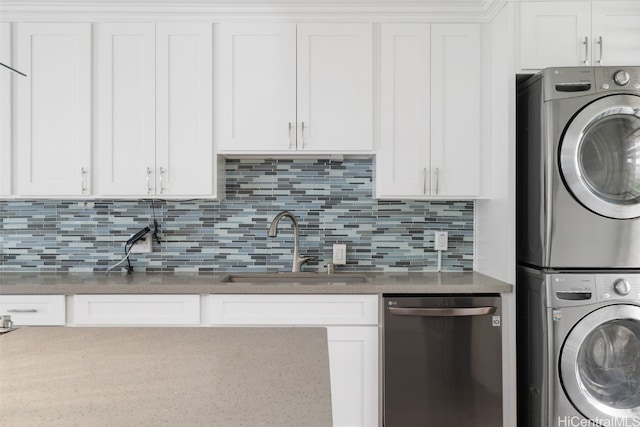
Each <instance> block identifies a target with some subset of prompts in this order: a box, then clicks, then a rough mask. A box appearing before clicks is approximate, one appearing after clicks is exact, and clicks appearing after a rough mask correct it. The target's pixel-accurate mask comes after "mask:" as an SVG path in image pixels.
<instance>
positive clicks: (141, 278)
mask: <svg viewBox="0 0 640 427" xmlns="http://www.w3.org/2000/svg"><path fill="white" fill-rule="evenodd" d="M228 274H229V273H222V272H221V273H215V274H213V273H212V274H188V273H171V274H164V273H134V274H132V275H129V276H127V275H123V274H114V275H109V276H107V275H105V274H100V273H93V274H80V273H68V274H55V273H39V274H38V273H2V274H0V294H5V295H11V294H13V295H20V294H21V295H35V294H64V295H74V294H390V293H411V294H414V293H415V294H456V293H510V292H512V291H513V286H512V285H510V284H508V283H505V282H502V281H500V280H496V279H493V278H491V277H488V276H485V275H483V274H480V273H476V272H442V273H435V272H433V273H431V272H425V273H367V272H362V273H346V275H358V276H365V277H366V281H365V282H355V283H354V282H346V281H334V282H329V281H327V282H316V283H303V282H302V281H301V282H296V281H291V280H289V281H288V282H284V281H283V282H280V283H279V282H273V281H272V282H267V283H257V282H251V281H249V282H245V283H226V282H223V280H224V279H225V278H226V277H227V276H228ZM233 274H238V275H251V274H252V273H233ZM323 274H324V273H317V274H316V277H321V276H322V275H323ZM336 274H337V275H341V274H342V273H336ZM285 276H287V273H283V277H285ZM325 276H326V277H330V276H328V275H325ZM325 276H322V277H325Z"/></svg>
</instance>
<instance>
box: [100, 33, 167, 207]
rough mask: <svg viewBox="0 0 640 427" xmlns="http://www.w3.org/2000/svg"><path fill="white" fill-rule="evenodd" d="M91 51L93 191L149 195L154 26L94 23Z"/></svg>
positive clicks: (152, 152)
mask: <svg viewBox="0 0 640 427" xmlns="http://www.w3.org/2000/svg"><path fill="white" fill-rule="evenodd" d="M97 49H98V52H97V80H98V100H97V115H96V116H97V118H98V120H97V127H98V129H97V131H98V132H97V141H98V149H99V153H100V156H99V160H98V161H97V162H96V170H97V171H98V176H99V177H100V179H99V180H98V183H97V192H98V193H99V194H105V195H146V194H149V193H151V192H152V191H153V182H152V181H151V179H152V178H153V175H154V168H155V85H154V82H155V67H156V64H155V26H154V24H98V26H97Z"/></svg>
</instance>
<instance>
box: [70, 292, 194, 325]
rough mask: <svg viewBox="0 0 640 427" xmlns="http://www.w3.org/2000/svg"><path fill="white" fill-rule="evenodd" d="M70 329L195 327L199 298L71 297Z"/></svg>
mask: <svg viewBox="0 0 640 427" xmlns="http://www.w3.org/2000/svg"><path fill="white" fill-rule="evenodd" d="M71 313H72V316H73V317H72V318H71V319H70V324H71V325H76V326H180V325H184V326H197V325H199V324H200V295H133V294H131V295H129V294H127V295H75V296H74V297H73V308H72V310H71Z"/></svg>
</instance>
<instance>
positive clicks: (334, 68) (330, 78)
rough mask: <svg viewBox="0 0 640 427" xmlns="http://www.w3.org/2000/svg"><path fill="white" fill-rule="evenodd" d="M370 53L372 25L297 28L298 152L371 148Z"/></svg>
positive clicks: (312, 25) (313, 25)
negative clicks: (302, 150) (300, 150)
mask: <svg viewBox="0 0 640 427" xmlns="http://www.w3.org/2000/svg"><path fill="white" fill-rule="evenodd" d="M372 49H373V45H372V27H371V24H300V25H298V58H297V59H298V69H297V70H298V123H299V128H298V130H299V138H298V145H297V148H298V149H305V150H323V151H341V150H342V151H343V150H371V148H372V146H373V142H372V114H373V103H372V90H373V88H372V70H373V63H372ZM303 123H304V130H303V129H302V126H303Z"/></svg>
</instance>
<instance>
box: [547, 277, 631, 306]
mask: <svg viewBox="0 0 640 427" xmlns="http://www.w3.org/2000/svg"><path fill="white" fill-rule="evenodd" d="M549 280H550V282H549V283H548V286H549V288H548V289H549V290H550V292H549V294H548V299H549V300H548V301H547V302H548V304H549V305H548V307H570V306H577V305H584V304H593V303H595V302H605V301H612V302H614V301H634V302H640V273H639V274H633V273H560V274H551V275H549Z"/></svg>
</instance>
